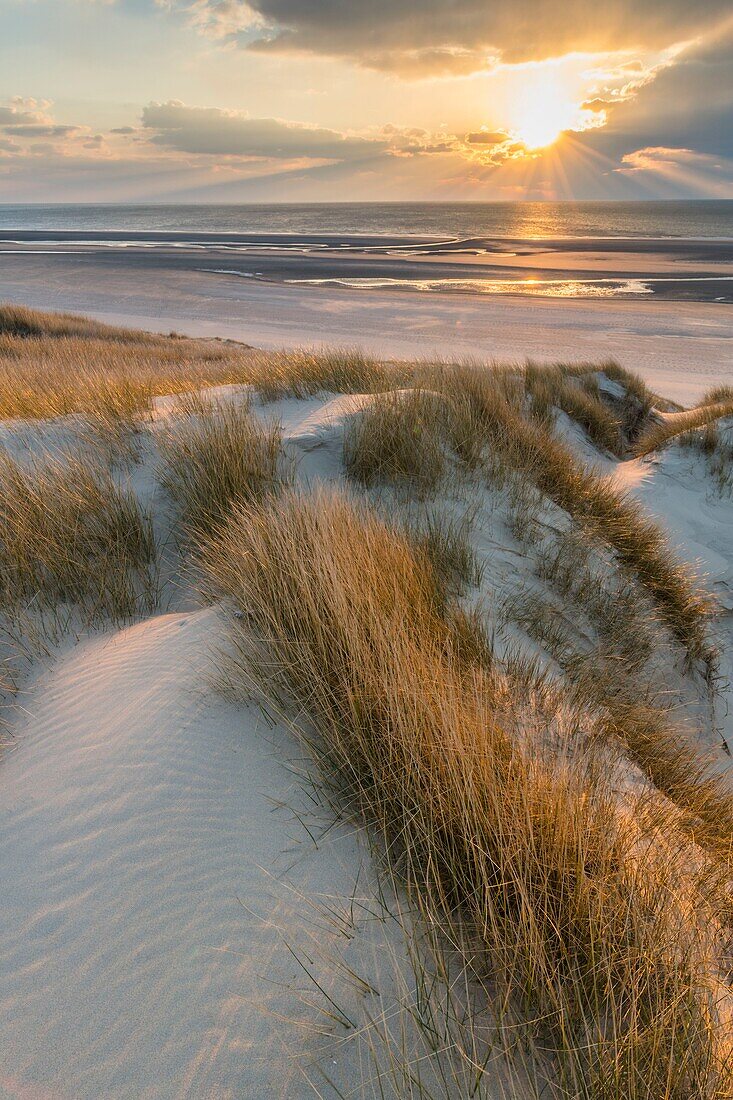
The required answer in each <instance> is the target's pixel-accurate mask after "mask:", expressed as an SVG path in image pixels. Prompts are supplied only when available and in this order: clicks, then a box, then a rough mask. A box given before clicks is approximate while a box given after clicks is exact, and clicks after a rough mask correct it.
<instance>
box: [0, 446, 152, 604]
mask: <svg viewBox="0 0 733 1100" xmlns="http://www.w3.org/2000/svg"><path fill="white" fill-rule="evenodd" d="M155 559H156V550H155V541H154V538H153V531H152V523H151V520H150V517H149V516H148V515H147V514H146V513H145V512H143V511H142V509H141V508H140V506H139V504H138V503H137V500H136V498H135V497H134V495H133V494H132V493H131V492H128V491H126V490H124V489H121V488H120V487H119V486H118V485H117V484H116V483H115V481H114V480H113V479H112V477H111V476H110V474H109V473H108V471H107V469H106V468H105V467H104V466H102V465H101V464H94V463H93V462H90V460H89V459H88V458H85V459H81V458H74V457H65V458H63V459H57V460H47V461H45V462H39V463H35V464H33V465H32V466H31V467H30V468H26V467H23V466H20V465H19V464H18V463H16V462H14V461H13V460H12V459H11V458H9V457H7V456H5V455H3V456H2V457H0V589H1V590H2V603H3V605H4V608H5V610H9V611H14V612H15V611H17V610H19V609H20V608H22V607H27V606H29V605H33V606H34V607H35V608H37V609H38V610H39V611H41V612H45V611H55V610H58V609H60V608H61V607H62V606H66V607H69V608H73V607H77V608H79V609H80V610H81V612H82V613H83V615H84V618H85V620H86V621H87V622H92V623H97V622H100V621H103V620H105V619H111V620H112V621H114V622H118V623H119V622H126V621H129V620H130V619H132V618H133V617H135V616H136V615H137V614H139V613H140V612H143V611H149V610H152V608H153V607H154V606H155V603H156V599H157V592H156V575H155Z"/></svg>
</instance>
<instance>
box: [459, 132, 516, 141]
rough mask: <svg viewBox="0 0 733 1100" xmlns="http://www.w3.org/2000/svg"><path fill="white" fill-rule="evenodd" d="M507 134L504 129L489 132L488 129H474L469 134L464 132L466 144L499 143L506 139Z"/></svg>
mask: <svg viewBox="0 0 733 1100" xmlns="http://www.w3.org/2000/svg"><path fill="white" fill-rule="evenodd" d="M508 137H509V134H507V133H506V131H505V130H496V131H494V132H491V131H489V130H476V131H474V132H473V133H471V134H466V142H467V144H468V145H501V143H502V142H504V141H506V140H507V138H508Z"/></svg>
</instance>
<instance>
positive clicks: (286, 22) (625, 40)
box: [159, 0, 730, 76]
mask: <svg viewBox="0 0 733 1100" xmlns="http://www.w3.org/2000/svg"><path fill="white" fill-rule="evenodd" d="M159 3H160V4H161V6H164V7H167V8H169V9H172V10H177V11H180V12H184V13H185V14H186V16H187V17H188V19H189V20H190V21H191V22H192V23H193V24H194V25H195V26H197V27H198V28H199V29H200V30H202V31H203V32H205V33H207V34H210V35H213V36H215V37H220V38H229V39H235V40H237V41H239V42H240V44H242V45H244V46H246V47H248V48H250V49H255V50H259V51H272V52H300V53H314V54H321V55H325V56H331V57H345V58H349V59H351V60H354V61H356V62H358V63H360V64H362V65H366V66H369V67H372V68H378V69H386V70H390V71H400V72H402V73H403V74H404V75H407V76H410V75H424V74H427V73H431V74H433V75H435V74H439V73H441V72H444V73H457V72H470V71H475V70H478V69H480V68H486V67H487V66H488V65H490V64H491V63H492V62H493V61H495V59H496V58H497V57H499V56H501V58H502V60H503V61H504V62H520V61H527V60H538V59H546V58H550V57H556V56H559V55H561V54H565V53H568V52H591V53H604V52H605V53H607V52H609V51H614V50H620V49H639V48H660V47H666V46H669V45H671V44H672V43H674V42H681V41H685V40H689V39H692V38H696V37H698V36H699V35H700V34H702V33H704V32H705V31H707V30H709V29H710V28H711V27H713V26H715V25H716V23H718V22H720V21H721V20H723V19H724V18H725V17H726V16H727V15H729V14H730V0H698V2H697V3H695V4H692V3H690V2H689V0H645V3H644V4H639V3H638V2H637V0H606V2H605V3H604V5H603V9H602V12H599V9H598V7H597V5H595V4H592V3H589V2H588V0H492V2H487V0H451V2H450V3H448V2H446V0H370V2H369V3H365V2H364V0H246V2H245V0H159Z"/></svg>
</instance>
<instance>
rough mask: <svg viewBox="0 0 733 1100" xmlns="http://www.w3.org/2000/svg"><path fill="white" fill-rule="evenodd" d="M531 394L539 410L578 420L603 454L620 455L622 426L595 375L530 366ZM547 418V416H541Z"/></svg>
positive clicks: (622, 442)
mask: <svg viewBox="0 0 733 1100" xmlns="http://www.w3.org/2000/svg"><path fill="white" fill-rule="evenodd" d="M524 378H525V384H526V387H527V392H528V393H529V395H530V397H531V398H532V400H533V404H534V405H535V407H537V406H539V408H540V409H543V408H546V407H548V406H555V407H556V408H558V409H562V411H563V412H564V413H566V414H567V415H568V416H569V417H570V418H571V420H574V421H575V422H576V423H577V424H579V425H580V427H581V428H583V430H584V431H585V432H587V434H588V436H589V438H590V439H591V440H592V442H593V443H594V444H595V445H596V447H598V448H599V450H602V451H610V452H611V454H614V455H620V454H621V453H622V452H623V446H624V440H623V435H622V424H621V421H620V420H619V419H618V417H617V416H615V415H614V413H613V412H612V410H611V409H610V408H609V407H608V405H607V404H604V402H603V401H602V400H601V397H600V394H599V389H598V383H597V382H596V381H595V378H594V376H593V375H584V376H577V375H575V376H573V375H569V374H568V373H567V372H566V371H563V370H562V368H560V367H558V368H552V367H537V366H535V365H533V364H528V365H527V367H526V369H525V373H524ZM540 419H546V417H542V416H541V417H540Z"/></svg>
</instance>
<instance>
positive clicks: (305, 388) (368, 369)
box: [251, 348, 411, 401]
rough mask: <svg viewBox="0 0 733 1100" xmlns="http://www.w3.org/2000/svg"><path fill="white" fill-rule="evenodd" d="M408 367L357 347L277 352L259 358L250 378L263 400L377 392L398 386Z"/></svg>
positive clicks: (402, 381) (406, 374)
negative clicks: (376, 357)
mask: <svg viewBox="0 0 733 1100" xmlns="http://www.w3.org/2000/svg"><path fill="white" fill-rule="evenodd" d="M410 374H411V371H410V370H409V368H401V367H399V366H397V365H396V364H392V363H381V362H379V361H378V360H376V359H373V358H371V357H370V356H368V355H365V354H364V352H362V351H360V350H359V349H358V348H340V349H339V348H335V349H327V348H324V349H323V350H321V351H295V352H289V353H286V352H280V353H277V354H273V355H271V356H267V357H266V358H264V359H263V360H262V365H261V369H260V370H259V371H256V372H255V373H254V374H253V375H252V377H251V381H252V383H253V385H254V387H255V389H256V390H257V392H258V393H259V395H260V397H261V398H262V399H263V401H276V400H278V399H279V398H282V397H299V398H304V397H314V396H317V395H318V394H319V393H377V392H379V391H381V390H389V389H393V388H395V387H396V386H399V385H401V384H402V383H404V381H405V380H406V379H407V378H408V377H409V376H410Z"/></svg>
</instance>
